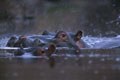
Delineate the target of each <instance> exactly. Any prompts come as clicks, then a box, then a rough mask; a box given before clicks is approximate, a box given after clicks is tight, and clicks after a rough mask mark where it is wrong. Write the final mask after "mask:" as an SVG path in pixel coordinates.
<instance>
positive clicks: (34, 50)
mask: <svg viewBox="0 0 120 80" xmlns="http://www.w3.org/2000/svg"><path fill="white" fill-rule="evenodd" d="M55 51H56V46H55V45H54V44H50V45H49V46H48V49H46V48H45V47H31V48H28V50H25V49H24V48H20V49H18V50H17V51H15V53H14V55H15V56H21V55H23V54H24V53H26V52H29V53H31V54H32V55H33V56H44V55H46V56H48V57H51V55H52V54H53V53H55Z"/></svg>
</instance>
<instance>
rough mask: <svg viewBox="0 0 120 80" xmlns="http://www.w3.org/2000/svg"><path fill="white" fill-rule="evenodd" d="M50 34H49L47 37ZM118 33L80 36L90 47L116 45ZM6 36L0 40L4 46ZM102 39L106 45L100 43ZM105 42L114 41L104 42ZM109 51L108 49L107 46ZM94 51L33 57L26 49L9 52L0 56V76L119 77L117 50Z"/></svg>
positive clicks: (49, 79)
mask: <svg viewBox="0 0 120 80" xmlns="http://www.w3.org/2000/svg"><path fill="white" fill-rule="evenodd" d="M48 38H51V37H48ZM119 38H120V37H119V36H116V37H109V38H107V37H101V38H98V37H88V36H86V37H83V40H84V41H85V42H86V43H88V44H89V45H90V46H91V48H95V47H96V45H98V44H99V46H100V47H101V46H106V47H108V48H111V47H116V46H117V48H118V47H119ZM8 39H9V37H4V38H2V39H1V40H0V46H1V47H4V46H5V44H6V42H7V41H8ZM100 42H101V43H104V44H106V45H103V44H100ZM108 42H111V43H115V42H117V43H118V44H110V45H109V44H108ZM111 51H112V49H111ZM111 51H110V52H109V51H108V52H102V53H101V52H97V53H93V52H91V53H81V54H80V55H77V56H76V55H74V54H69V53H65V54H63V53H62V54H58V55H57V54H54V55H52V57H51V58H48V57H46V56H39V57H35V56H32V55H31V54H30V53H25V54H24V55H23V56H18V57H15V56H14V55H10V53H7V52H4V53H2V52H1V54H7V55H6V56H1V57H0V80H120V76H119V75H120V54H119V52H116V51H115V52H114V51H113V52H111Z"/></svg>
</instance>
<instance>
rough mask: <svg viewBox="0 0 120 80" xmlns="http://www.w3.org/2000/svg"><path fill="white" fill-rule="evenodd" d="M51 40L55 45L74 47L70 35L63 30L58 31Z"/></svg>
mask: <svg viewBox="0 0 120 80" xmlns="http://www.w3.org/2000/svg"><path fill="white" fill-rule="evenodd" d="M53 40H54V43H55V44H56V46H57V47H69V48H71V47H75V44H74V43H73V42H72V39H71V37H70V36H69V35H68V34H67V33H66V32H65V31H59V32H58V33H57V34H56V35H55V37H54V38H53Z"/></svg>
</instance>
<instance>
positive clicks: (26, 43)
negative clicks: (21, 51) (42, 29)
mask: <svg viewBox="0 0 120 80" xmlns="http://www.w3.org/2000/svg"><path fill="white" fill-rule="evenodd" d="M14 47H23V48H25V47H32V41H31V40H30V39H28V38H27V36H25V35H22V36H20V37H19V39H18V40H17V41H16V42H15V44H14Z"/></svg>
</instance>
